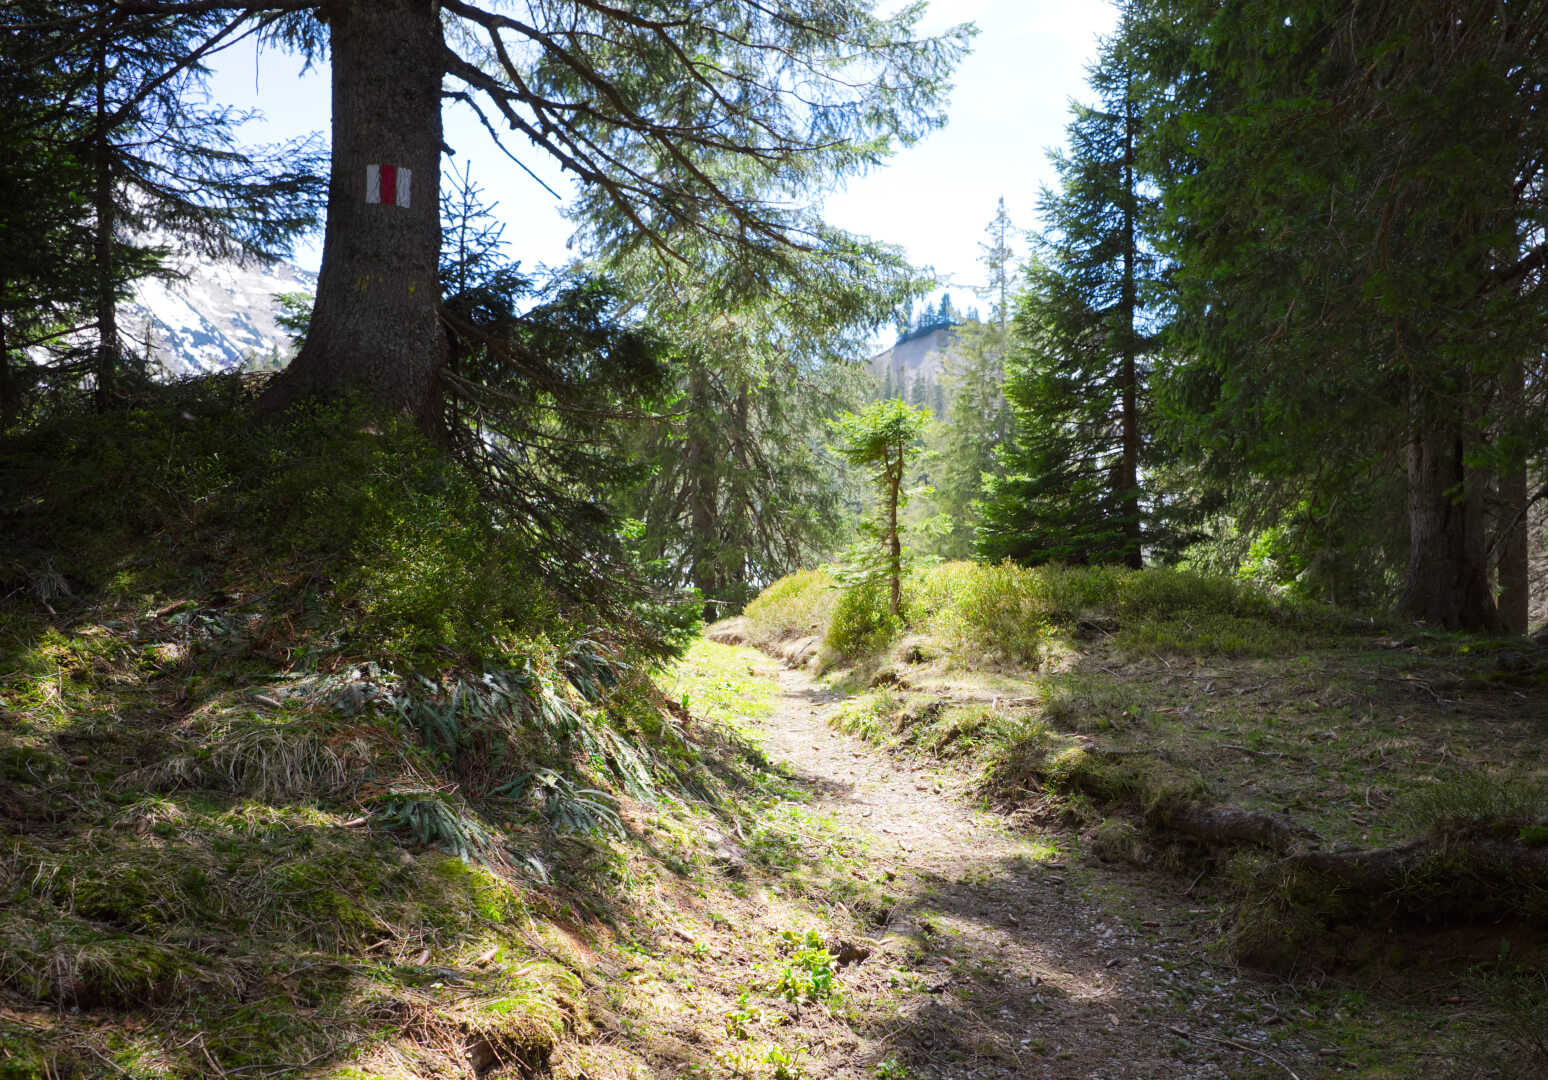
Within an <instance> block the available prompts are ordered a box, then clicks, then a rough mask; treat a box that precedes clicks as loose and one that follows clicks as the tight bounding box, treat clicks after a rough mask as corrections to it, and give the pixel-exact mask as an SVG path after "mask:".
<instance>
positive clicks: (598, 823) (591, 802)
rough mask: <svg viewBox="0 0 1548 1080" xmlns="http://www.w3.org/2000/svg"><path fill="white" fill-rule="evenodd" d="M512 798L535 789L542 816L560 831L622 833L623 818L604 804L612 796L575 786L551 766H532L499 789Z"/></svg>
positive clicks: (616, 834)
mask: <svg viewBox="0 0 1548 1080" xmlns="http://www.w3.org/2000/svg"><path fill="white" fill-rule="evenodd" d="M498 790H499V791H500V793H501V794H503V795H508V796H510V797H511V798H512V799H520V798H522V797H523V796H524V795H526V794H527V793H528V792H529V791H536V792H537V793H538V795H539V796H540V797H541V799H542V804H543V817H544V818H546V819H547V820H548V823H549V824H550V825H551V826H553V828H554V830H555V831H556V832H561V833H589V832H597V831H598V830H604V831H607V832H610V833H612V834H613V835H614V836H623V835H624V827H623V819H621V818H620V817H619V816H618V811H617V810H615V809H613V807H611V806H609V805H608V804H607V801H606V800H613V801H616V800H615V799H614V797H613V796H612V795H609V794H608V793H607V792H605V791H599V790H597V789H596V788H578V787H576V786H575V784H574V782H573V781H571V780H570V779H569V777H566V776H562V775H560V774H559V773H557V772H555V771H554V770H553V769H534V770H533V771H532V772H529V773H525V774H524V775H522V776H519V777H517V778H516V779H515V780H512V781H511V782H510V783H508V784H505V785H504V786H502V787H501V788H499V789H498Z"/></svg>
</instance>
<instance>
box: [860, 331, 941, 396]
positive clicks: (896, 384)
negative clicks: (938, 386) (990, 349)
mask: <svg viewBox="0 0 1548 1080" xmlns="http://www.w3.org/2000/svg"><path fill="white" fill-rule="evenodd" d="M956 338H957V335H956V331H954V330H952V329H951V328H949V327H945V326H942V327H940V328H938V329H936V330H932V331H930V332H929V333H928V334H922V335H920V336H919V337H916V338H909V339H908V340H907V341H902V342H899V343H898V344H896V345H894V346H893V347H892V348H890V349H888V350H887V351H886V352H884V353H882V354H881V355H879V356H874V357H872V358H871V374H873V375H875V376H876V377H877V378H878V379H881V380H882V381H883V383H887V382H888V381H889V380H888V376H889V375H890V376H891V380H890V385H891V386H892V388H893V390H894V391H895V392H896V393H898V394H900V395H902V397H903V399H904V400H905V401H906V400H909V397H910V395H911V394H912V393H913V389H914V384H915V383H916V382H920V381H923V382H926V383H937V382H940V379H941V374H942V372H944V371H945V370H946V361H947V359H948V357H949V356H950V355H951V349H952V346H953V345H954V344H955V343H956Z"/></svg>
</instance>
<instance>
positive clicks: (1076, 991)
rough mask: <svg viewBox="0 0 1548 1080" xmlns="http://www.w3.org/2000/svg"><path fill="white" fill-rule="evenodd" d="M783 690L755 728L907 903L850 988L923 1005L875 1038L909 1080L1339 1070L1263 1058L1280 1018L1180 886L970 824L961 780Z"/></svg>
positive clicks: (789, 686)
mask: <svg viewBox="0 0 1548 1080" xmlns="http://www.w3.org/2000/svg"><path fill="white" fill-rule="evenodd" d="M778 681H779V686H780V690H781V693H780V696H779V699H778V701H777V704H776V707H775V709H774V712H773V713H772V715H770V716H767V717H763V718H758V719H749V720H748V721H746V723H747V725H748V727H749V729H750V730H751V731H752V732H753V733H754V734H755V736H756V737H757V738H759V740H760V741H761V742H762V744H763V746H764V749H765V751H766V752H767V754H768V756H769V757H770V758H771V759H773V760H774V761H776V762H780V763H783V764H784V765H785V766H786V767H787V768H788V769H789V771H790V774H791V776H792V778H793V779H794V780H795V781H796V782H797V783H798V784H800V785H802V786H804V787H806V788H807V789H808V790H809V791H810V792H811V793H812V794H813V796H814V801H815V806H814V809H815V810H816V811H817V812H818V813H822V814H827V815H831V816H832V818H833V819H834V821H835V822H836V824H837V826H838V827H839V828H840V829H841V830H843V831H846V832H849V833H852V834H854V835H856V836H861V837H868V838H869V839H870V851H871V853H872V858H871V860H870V861H869V864H868V865H867V866H866V867H865V868H864V869H865V870H866V871H868V872H869V873H872V874H881V875H884V876H885V877H886V878H887V879H888V884H889V888H890V889H891V891H892V893H893V895H897V896H899V897H900V899H899V901H898V903H897V905H896V906H895V908H893V910H891V911H890V912H888V913H886V914H885V915H884V916H882V917H880V918H879V919H876V920H873V921H877V922H881V925H878V926H876V927H875V929H874V931H873V933H874V936H875V939H879V940H880V941H881V942H884V943H885V944H882V945H880V946H879V947H878V949H877V950H876V952H877V954H878V955H873V956H872V957H870V958H868V959H867V961H866V962H865V963H863V964H859V965H856V966H854V967H851V968H849V969H848V971H847V972H846V975H845V977H844V980H843V981H844V983H845V985H846V989H847V990H848V992H850V993H851V994H855V993H858V994H859V995H861V996H862V997H864V996H866V995H868V994H878V993H883V992H884V987H883V986H881V985H880V982H881V980H880V979H879V978H878V974H879V972H880V970H881V969H884V968H886V967H887V966H888V965H892V966H894V967H897V966H900V965H904V964H907V965H908V966H909V967H911V968H912V973H913V976H914V977H913V978H912V979H911V981H910V982H909V984H908V985H909V986H911V987H912V988H913V989H914V990H916V991H918V992H915V993H905V994H903V995H901V996H898V997H896V998H895V1000H896V1001H898V1002H899V1006H898V1009H897V1012H896V1019H895V1023H894V1024H893V1025H892V1027H891V1029H890V1030H889V1031H887V1032H883V1033H881V1038H882V1040H883V1041H885V1042H886V1043H887V1044H888V1046H889V1047H890V1048H891V1050H892V1052H893V1053H894V1054H895V1055H896V1056H897V1058H898V1059H899V1061H900V1062H906V1063H907V1066H908V1068H909V1070H910V1072H909V1073H908V1074H907V1075H913V1076H937V1077H951V1078H960V1080H969V1078H987V1077H1054V1078H1081V1080H1098V1078H1101V1080H1118V1078H1128V1077H1169V1078H1205V1077H1232V1078H1238V1077H1269V1076H1281V1077H1292V1076H1293V1077H1299V1078H1300V1080H1309V1078H1311V1077H1314V1076H1325V1075H1335V1074H1336V1073H1337V1072H1338V1071H1340V1070H1339V1067H1338V1065H1337V1053H1336V1051H1333V1050H1327V1049H1323V1048H1319V1047H1316V1046H1312V1045H1308V1044H1306V1043H1305V1042H1304V1041H1303V1040H1302V1039H1301V1038H1297V1037H1294V1036H1292V1037H1290V1038H1288V1039H1285V1040H1283V1041H1270V1040H1271V1037H1272V1034H1273V1031H1274V1028H1275V1026H1276V1025H1278V1024H1280V1023H1281V1022H1282V1020H1284V1019H1286V1018H1285V1017H1282V1015H1281V1012H1280V1006H1279V1005H1278V1004H1276V1001H1275V990H1276V988H1275V987H1274V986H1273V985H1271V984H1268V983H1264V982H1261V981H1257V980H1254V979H1250V978H1247V977H1245V976H1243V975H1242V974H1240V973H1238V972H1237V971H1235V970H1234V969H1233V968H1232V967H1231V966H1229V962H1228V961H1226V960H1225V959H1224V958H1221V957H1217V956H1215V955H1213V954H1211V953H1209V952H1207V951H1206V947H1205V943H1206V942H1207V941H1211V940H1213V939H1214V936H1216V935H1212V934H1211V932H1210V927H1211V924H1212V923H1213V921H1214V919H1215V917H1216V913H1215V912H1214V911H1212V910H1210V909H1209V908H1208V907H1207V906H1206V905H1205V904H1203V903H1201V902H1200V901H1198V900H1197V899H1195V898H1190V897H1189V896H1188V895H1186V894H1185V892H1186V890H1185V884H1176V883H1169V882H1168V881H1167V880H1166V879H1158V876H1157V875H1153V874H1152V875H1149V876H1148V878H1147V880H1146V885H1145V888H1144V889H1143V890H1142V889H1140V888H1137V887H1136V882H1137V880H1138V879H1137V878H1136V877H1135V876H1134V874H1133V872H1130V871H1126V870H1124V869H1113V868H1109V867H1105V866H1102V867H1088V866H1083V865H1076V864H1075V863H1074V862H1072V861H1071V860H1069V859H1068V858H1067V857H1066V855H1064V854H1062V853H1061V851H1060V848H1062V847H1064V846H1066V843H1067V841H1063V840H1062V838H1060V837H1058V836H1057V835H1052V834H1051V835H1050V836H1048V837H1046V838H1044V837H1039V836H1037V835H1035V834H1030V833H1029V834H1020V833H1016V832H1014V831H1012V830H1010V829H1007V828H1006V826H1005V821H1004V819H1003V818H999V817H996V816H993V815H990V814H986V813H982V812H978V811H975V810H973V809H971V808H970V806H969V804H968V799H967V794H966V779H965V777H963V776H960V775H956V774H954V773H952V772H951V771H950V770H948V769H946V768H944V767H943V768H935V767H932V766H930V765H927V764H920V763H909V762H906V761H901V760H898V759H894V758H892V757H889V756H888V755H887V754H885V753H882V752H880V751H878V750H877V749H875V748H874V747H871V746H868V745H867V744H866V743H864V742H861V741H860V740H858V739H855V738H852V737H850V736H847V735H845V734H843V733H841V732H838V731H836V730H835V729H833V728H831V727H829V726H828V724H827V723H826V722H825V720H824V714H825V713H826V711H827V710H828V709H829V708H830V707H831V705H832V704H833V703H834V702H835V701H836V700H837V699H838V696H837V695H832V694H829V693H827V692H825V691H823V690H822V689H821V688H820V687H818V686H817V685H816V684H815V683H814V682H813V681H812V680H811V678H810V677H809V676H808V675H807V674H806V673H805V672H803V671H799V670H795V671H791V670H784V671H781V672H780V674H779V675H778ZM856 876H859V875H858V872H857V875H856ZM1168 891H1170V892H1171V894H1172V895H1170V896H1167V895H1165V894H1166V893H1167V892H1168ZM882 920H884V921H882ZM867 973H868V977H867ZM895 978H896V976H894V980H895ZM894 985H895V983H894ZM872 1015H875V1013H874V1012H873V1013H872ZM835 1049H838V1048H835ZM855 1049H857V1050H858V1049H861V1048H858V1047H857V1048H855ZM869 1050H870V1052H869V1053H868V1054H864V1055H863V1056H865V1057H868V1058H871V1059H872V1060H874V1059H875V1057H876V1056H878V1055H877V1050H876V1048H875V1047H874V1046H873V1047H870V1048H869ZM857 1056H860V1055H855V1054H853V1053H852V1054H850V1055H848V1056H847V1057H846V1055H843V1054H834V1055H830V1056H828V1058H827V1059H826V1060H823V1061H812V1062H811V1066H813V1067H811V1068H809V1072H810V1073H811V1075H813V1076H875V1075H882V1073H878V1072H875V1071H874V1066H873V1067H872V1068H871V1069H870V1070H867V1069H865V1068H863V1067H862V1066H861V1064H860V1063H859V1061H857V1060H856V1057H857ZM899 1075H904V1074H902V1073H899Z"/></svg>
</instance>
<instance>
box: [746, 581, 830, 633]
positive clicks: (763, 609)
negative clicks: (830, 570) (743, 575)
mask: <svg viewBox="0 0 1548 1080" xmlns="http://www.w3.org/2000/svg"><path fill="white" fill-rule="evenodd" d="M837 584H838V583H837V582H836V581H834V579H833V578H832V576H830V575H829V574H827V573H826V572H825V571H822V570H803V571H800V572H798V573H794V574H787V575H786V576H785V577H782V578H780V579H779V580H778V581H776V582H774V583H773V584H772V585H770V586H769V587H768V588H766V589H764V590H763V591H762V592H761V593H759V594H758V595H757V596H756V597H755V598H754V599H753V600H752V601H751V602H749V603H748V605H747V607H746V608H745V609H743V611H742V617H743V618H744V619H746V620H747V627H748V640H749V642H750V643H751V644H753V645H773V644H777V643H778V642H781V641H789V640H791V639H793V638H801V637H810V636H818V637H820V636H821V635H822V634H823V633H824V631H825V630H826V628H827V626H828V622H829V620H830V619H831V618H832V615H833V609H834V607H835V605H837V603H838V600H839V589H838V588H837Z"/></svg>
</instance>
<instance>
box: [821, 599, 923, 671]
mask: <svg viewBox="0 0 1548 1080" xmlns="http://www.w3.org/2000/svg"><path fill="white" fill-rule="evenodd" d="M902 630H903V620H902V619H900V618H897V617H896V616H894V615H892V613H891V612H889V611H888V610H887V595H886V589H885V586H884V584H883V583H882V582H880V581H863V582H860V583H858V584H855V585H851V586H850V587H848V588H847V589H844V590H843V591H842V592H841V593H840V594H839V600H838V603H837V604H835V605H834V608H833V614H832V616H831V617H830V618H829V620H828V630H827V633H826V634H824V635H823V641H822V643H823V646H824V647H825V648H826V649H827V651H828V653H829V654H830V655H831V656H833V657H834V658H835V659H838V660H847V661H855V660H860V659H862V658H864V657H867V656H875V655H876V654H878V653H880V652H881V651H882V650H884V649H885V648H886V647H887V646H888V645H890V644H891V643H892V641H893V640H894V639H895V638H896V637H897V636H898V634H899V633H901V632H902Z"/></svg>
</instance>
